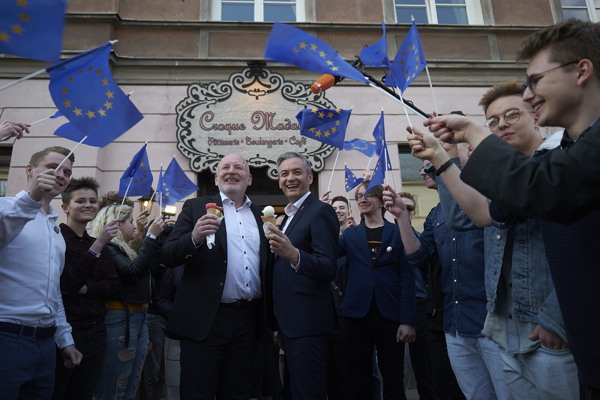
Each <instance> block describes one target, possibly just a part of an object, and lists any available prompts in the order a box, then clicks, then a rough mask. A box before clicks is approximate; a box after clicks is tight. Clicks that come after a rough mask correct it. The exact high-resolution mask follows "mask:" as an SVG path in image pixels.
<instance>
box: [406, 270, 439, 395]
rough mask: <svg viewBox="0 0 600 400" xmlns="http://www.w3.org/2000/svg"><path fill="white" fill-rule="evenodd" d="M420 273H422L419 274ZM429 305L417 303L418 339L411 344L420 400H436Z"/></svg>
mask: <svg viewBox="0 0 600 400" xmlns="http://www.w3.org/2000/svg"><path fill="white" fill-rule="evenodd" d="M419 273H420V272H419ZM426 308H427V303H425V302H421V303H417V313H416V317H417V319H416V322H415V325H416V326H415V331H416V334H417V337H416V338H415V341H414V342H413V343H409V345H408V347H409V352H410V362H411V364H412V367H413V371H414V372H415V379H416V380H417V391H418V392H419V398H420V400H435V399H436V397H437V396H436V394H435V389H434V384H433V370H432V367H431V358H430V355H429V341H428V338H427V322H426V321H425V311H426Z"/></svg>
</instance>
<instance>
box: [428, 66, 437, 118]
mask: <svg viewBox="0 0 600 400" xmlns="http://www.w3.org/2000/svg"><path fill="white" fill-rule="evenodd" d="M425 71H427V79H429V87H430V88H431V97H433V109H434V110H435V113H436V114H438V115H439V113H438V109H437V104H436V103H435V95H434V94H433V85H432V84H431V76H429V67H428V66H427V65H425Z"/></svg>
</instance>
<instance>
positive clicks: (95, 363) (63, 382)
mask: <svg viewBox="0 0 600 400" xmlns="http://www.w3.org/2000/svg"><path fill="white" fill-rule="evenodd" d="M72 326H73V332H72V335H73V340H74V341H75V347H76V348H77V350H79V351H80V352H81V354H83V359H82V360H81V364H80V365H78V366H77V367H75V368H66V367H65V365H64V364H63V362H64V359H63V357H62V354H61V351H60V350H59V349H58V348H57V349H56V377H55V384H54V394H53V395H52V400H61V399H73V400H91V398H92V395H93V394H94V389H96V384H97V383H98V377H99V376H100V371H101V370H102V364H103V363H104V353H105V350H106V326H105V325H104V322H102V323H99V324H98V325H96V326H95V327H93V328H91V329H80V326H79V324H78V323H76V322H73V324H72Z"/></svg>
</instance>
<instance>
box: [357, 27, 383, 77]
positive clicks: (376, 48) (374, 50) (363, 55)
mask: <svg viewBox="0 0 600 400" xmlns="http://www.w3.org/2000/svg"><path fill="white" fill-rule="evenodd" d="M381 26H382V27H383V36H381V39H380V40H379V41H378V42H377V43H375V44H374V45H372V46H368V47H365V48H364V49H362V50H361V51H360V60H361V61H362V62H363V64H365V65H370V66H372V67H385V66H386V63H385V59H386V58H387V51H388V46H387V40H385V24H384V23H383V22H382V23H381Z"/></svg>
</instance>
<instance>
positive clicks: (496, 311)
mask: <svg viewBox="0 0 600 400" xmlns="http://www.w3.org/2000/svg"><path fill="white" fill-rule="evenodd" d="M522 94H523V88H522V86H520V85H518V84H517V83H516V82H507V83H502V84H499V85H497V86H494V87H493V88H492V89H490V90H489V91H488V92H487V93H486V94H485V95H484V96H483V98H482V100H481V102H480V105H482V106H483V108H484V111H485V113H486V117H487V121H486V124H485V125H486V126H487V127H488V128H489V129H490V130H491V131H492V133H494V134H495V135H496V136H498V137H500V138H502V139H503V140H505V141H507V142H508V143H510V144H512V145H513V146H515V147H517V148H518V149H519V150H520V151H521V152H522V153H523V154H526V155H530V156H532V155H534V153H536V155H537V154H538V152H536V150H537V151H540V152H541V151H543V150H547V149H551V148H553V147H556V144H555V143H554V141H553V139H552V138H549V139H547V140H546V141H544V140H543V139H542V137H541V136H540V134H539V132H538V127H537V124H536V121H535V120H534V118H533V116H532V113H533V111H532V109H531V106H530V105H529V104H527V103H525V102H524V101H523V99H522ZM417 134H419V135H420V133H418V132H417ZM429 138H432V137H431V136H429ZM423 139H424V142H422V143H423V144H424V145H425V146H426V148H425V149H423V150H421V149H420V148H419V147H416V149H414V150H413V152H415V150H416V153H417V155H418V156H419V157H422V158H428V159H431V160H432V163H433V164H434V166H437V167H438V173H439V175H440V177H441V178H442V180H443V182H438V185H439V187H440V198H441V201H442V207H443V208H444V214H445V215H446V217H447V223H448V224H449V225H450V226H451V227H452V228H453V229H456V230H464V229H472V228H473V227H475V226H478V227H485V250H486V263H485V288H486V294H487V300H488V302H487V309H488V315H487V318H486V322H485V325H484V328H483V333H484V334H485V335H486V336H487V337H489V338H490V339H492V340H493V341H494V342H496V343H497V344H498V346H499V348H500V358H501V360H502V369H503V373H504V379H505V381H506V383H507V384H508V386H509V388H510V390H511V392H512V394H513V396H514V398H515V399H576V398H578V393H579V385H578V382H577V367H576V365H575V361H574V359H573V355H572V354H571V353H570V351H569V349H568V344H567V342H566V333H565V330H564V322H563V318H562V314H561V311H560V307H559V305H558V299H557V297H556V292H555V290H554V284H553V282H552V277H551V275H550V268H549V267H548V262H547V260H546V250H545V247H544V242H543V240H542V233H541V230H540V222H539V220H537V219H534V218H528V219H523V220H522V221H520V222H515V223H513V224H509V223H506V222H504V223H499V222H497V221H494V220H493V219H492V217H491V216H490V209H489V207H492V206H493V203H491V205H490V203H489V202H488V200H487V199H486V198H485V197H484V196H483V195H481V194H479V193H478V192H476V191H475V190H474V189H473V188H471V187H469V186H467V185H466V184H464V183H463V182H462V181H461V180H460V168H459V162H458V160H457V159H450V155H448V154H446V152H445V151H444V150H443V149H442V147H441V146H440V145H439V144H438V143H437V141H435V143H434V141H433V140H429V139H427V138H423ZM425 141H426V142H425ZM422 147H423V146H421V148H422ZM440 181H441V180H440ZM515 195H518V194H515ZM455 201H456V203H458V206H460V208H461V209H462V210H464V212H462V211H459V210H457V208H456V207H454V208H453V209H451V207H453V206H454V205H455ZM465 213H466V215H465Z"/></svg>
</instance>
